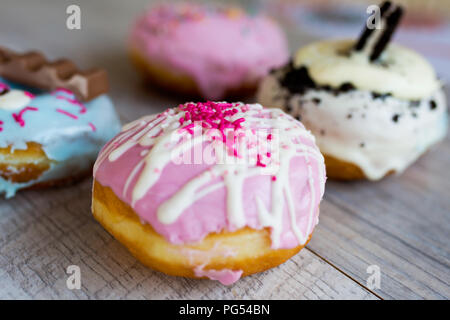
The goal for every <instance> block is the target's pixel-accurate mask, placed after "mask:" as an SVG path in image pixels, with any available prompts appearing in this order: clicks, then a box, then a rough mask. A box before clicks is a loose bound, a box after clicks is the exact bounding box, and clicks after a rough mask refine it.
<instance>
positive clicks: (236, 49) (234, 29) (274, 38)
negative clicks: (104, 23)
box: [129, 3, 289, 100]
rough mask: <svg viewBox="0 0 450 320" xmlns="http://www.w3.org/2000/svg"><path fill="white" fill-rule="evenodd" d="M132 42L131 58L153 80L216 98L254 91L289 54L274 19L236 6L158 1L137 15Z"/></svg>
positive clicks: (208, 97) (189, 93)
mask: <svg viewBox="0 0 450 320" xmlns="http://www.w3.org/2000/svg"><path fill="white" fill-rule="evenodd" d="M129 42H130V44H129V51H130V56H131V60H132V61H133V62H134V64H135V65H136V66H137V68H138V69H139V70H140V71H142V73H143V74H144V75H145V76H146V77H147V78H148V79H149V80H150V81H151V82H152V83H153V84H156V85H158V86H159V87H162V88H164V89H167V90H169V91H172V92H178V93H182V94H185V95H188V96H201V97H204V98H206V99H210V100H216V99H222V98H224V97H225V96H239V95H243V94H246V93H248V92H254V91H255V90H256V88H257V86H258V83H259V81H260V80H261V79H262V77H263V76H265V75H266V74H267V73H268V72H269V70H270V69H271V68H273V67H278V66H280V65H282V64H283V63H285V62H286V61H287V59H288V56H289V52H288V48H287V41H286V39H285V36H284V34H283V32H282V30H281V29H280V28H279V26H278V25H277V24H276V23H275V22H274V21H272V20H270V19H269V18H267V17H265V16H262V15H256V16H249V15H246V14H245V12H243V11H242V10H240V9H238V8H235V7H231V8H220V7H213V6H209V5H199V4H188V3H176V4H160V5H156V6H154V7H152V8H150V10H148V11H147V12H146V13H144V14H143V15H142V16H141V17H140V18H139V19H138V20H137V22H136V24H135V26H134V27H133V29H132V31H131V34H130V41H129Z"/></svg>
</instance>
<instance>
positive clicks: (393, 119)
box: [392, 114, 400, 122]
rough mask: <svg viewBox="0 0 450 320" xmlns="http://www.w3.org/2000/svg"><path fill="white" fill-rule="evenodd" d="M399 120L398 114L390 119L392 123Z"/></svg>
mask: <svg viewBox="0 0 450 320" xmlns="http://www.w3.org/2000/svg"><path fill="white" fill-rule="evenodd" d="M399 118H400V115H399V114H394V116H393V117H392V121H394V122H398V119H399Z"/></svg>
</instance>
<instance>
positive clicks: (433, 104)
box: [430, 100, 437, 110]
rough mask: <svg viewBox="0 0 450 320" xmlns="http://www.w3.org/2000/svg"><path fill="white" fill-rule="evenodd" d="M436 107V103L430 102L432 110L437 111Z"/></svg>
mask: <svg viewBox="0 0 450 320" xmlns="http://www.w3.org/2000/svg"><path fill="white" fill-rule="evenodd" d="M436 107H437V104H436V101H434V100H431V101H430V110H434V109H436Z"/></svg>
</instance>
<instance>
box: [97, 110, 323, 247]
mask: <svg viewBox="0 0 450 320" xmlns="http://www.w3.org/2000/svg"><path fill="white" fill-rule="evenodd" d="M219 105H220V106H219V107H217V109H220V110H221V111H220V112H219V114H218V115H213V116H211V117H209V119H208V121H209V120H211V119H214V118H215V119H216V120H215V121H210V122H208V121H206V120H205V114H204V112H205V110H207V109H208V108H210V107H212V106H213V104H211V103H209V104H206V105H205V104H201V103H198V104H186V105H184V106H180V107H179V108H176V109H169V110H167V111H166V112H164V113H162V114H159V115H158V116H156V117H147V118H143V119H141V120H137V121H135V122H134V123H132V124H130V125H128V126H126V127H125V130H124V131H122V133H120V134H119V135H118V136H116V137H115V138H114V139H113V140H112V141H110V142H109V143H108V144H107V145H106V146H105V147H104V148H103V150H102V151H101V153H100V155H99V158H98V159H97V162H96V164H95V167H94V177H95V179H96V180H97V181H98V182H100V183H101V184H102V185H103V186H106V187H110V188H111V189H112V191H113V192H114V193H115V194H116V195H117V196H118V197H119V198H120V199H121V200H122V201H124V202H126V203H127V204H129V205H131V206H132V207H133V209H134V210H135V212H136V213H137V214H138V215H139V216H140V218H141V219H142V220H143V221H145V222H147V223H150V224H151V225H152V226H153V228H154V229H155V230H156V231H157V232H158V233H159V234H161V235H163V236H164V237H165V238H166V239H167V240H168V241H170V242H172V243H174V244H183V243H194V242H197V241H200V240H202V239H203V238H204V237H205V236H206V235H208V234H209V233H214V232H220V231H222V230H229V231H234V230H236V229H238V227H236V226H235V225H234V224H233V223H232V222H231V221H230V219H229V216H228V214H227V189H226V187H225V186H222V187H219V188H217V189H215V190H214V191H212V192H209V193H207V194H206V195H205V196H203V197H201V198H199V199H197V200H196V201H194V202H193V203H192V204H190V205H189V206H188V207H187V208H186V209H185V210H183V212H182V214H181V215H180V216H179V217H178V218H177V219H176V220H175V221H174V222H173V223H162V222H161V221H160V220H159V218H158V215H157V211H158V208H159V207H160V206H161V205H162V204H163V203H164V202H165V201H167V200H168V199H170V198H171V197H172V196H173V195H175V194H176V193H177V192H178V191H179V190H180V189H181V188H183V186H185V185H186V184H187V183H188V182H190V181H191V180H192V179H194V178H195V177H197V176H198V175H200V174H201V173H204V172H206V171H207V170H209V169H211V168H212V167H214V165H213V164H206V163H197V164H194V163H193V164H184V163H181V164H177V163H174V162H172V161H170V162H169V163H168V164H167V165H164V166H162V167H161V168H155V170H154V171H155V173H158V174H160V176H159V178H158V179H157V180H156V182H155V183H154V184H153V185H152V186H151V187H150V188H149V189H148V190H147V191H146V192H145V194H144V196H143V197H142V198H139V199H137V200H136V201H133V190H134V189H135V187H136V184H137V182H138V179H139V177H140V176H141V174H142V173H143V171H144V168H145V166H146V164H145V162H142V161H143V159H144V157H146V155H148V154H149V151H151V150H152V148H153V147H154V145H153V144H151V145H148V144H145V143H144V144H139V143H134V142H135V141H138V138H139V137H142V136H145V134H146V132H150V131H151V132H158V133H157V134H156V136H155V137H156V138H158V137H162V136H164V135H166V134H167V135H168V134H169V133H168V132H169V130H170V128H171V126H172V125H178V129H175V130H180V129H182V130H185V129H186V127H187V126H189V125H190V124H191V123H190V121H191V120H189V119H190V118H192V117H193V114H194V116H198V117H199V119H200V120H201V121H200V122H201V123H203V121H204V122H205V123H212V124H213V125H217V124H218V123H221V122H220V119H221V118H222V116H223V114H224V112H227V111H229V112H227V114H228V115H227V116H223V118H224V120H227V121H228V122H225V121H224V122H223V123H231V124H232V123H234V121H232V120H233V119H234V120H236V119H241V118H242V119H243V120H241V121H239V122H238V125H237V124H236V127H237V129H236V132H240V131H241V130H243V129H244V128H245V129H251V130H252V131H255V130H258V129H262V128H264V129H267V124H266V125H263V124H260V121H261V120H263V119H268V120H271V121H272V122H270V123H272V126H271V128H272V129H273V128H275V129H276V128H277V123H278V122H280V123H281V122H282V123H283V124H284V125H285V124H288V126H289V127H286V128H285V129H283V130H285V131H286V132H289V133H292V132H294V133H298V136H295V139H293V140H295V141H294V142H293V143H294V146H298V149H299V150H300V151H301V150H302V148H310V149H311V150H312V152H313V153H314V154H315V155H316V156H317V158H314V157H313V156H312V155H308V156H305V155H304V154H303V153H301V152H300V151H299V152H298V153H296V154H295V156H293V157H292V158H290V160H289V162H288V164H286V165H287V166H288V168H287V169H288V172H289V174H288V178H287V180H286V181H282V183H283V185H287V186H289V188H290V191H291V194H292V195H293V197H292V204H293V206H294V208H295V212H294V213H293V214H294V215H295V219H296V226H295V227H296V228H298V230H299V231H300V232H301V233H302V234H305V235H306V236H307V235H309V233H311V232H312V228H313V227H314V226H315V225H316V223H317V222H318V214H319V211H318V204H319V202H320V200H321V198H322V196H323V192H324V183H325V172H324V162H323V157H322V156H321V155H320V153H319V151H318V148H317V146H316V145H315V143H314V139H313V137H312V136H310V135H309V133H308V132H307V131H306V129H305V128H304V127H303V125H302V124H301V123H300V122H298V121H296V120H295V119H293V118H292V117H291V116H288V115H286V114H284V113H283V112H282V111H281V110H278V109H270V110H269V109H262V108H261V107H260V106H259V105H243V104H235V105H231V104H229V105H227V104H221V103H220V104H219ZM233 109H236V110H238V112H237V113H236V112H234V111H232V110H233ZM200 114H203V115H201V116H200ZM177 116H178V117H179V118H176V119H175V120H173V119H174V117H177ZM183 118H184V119H185V120H181V119H183ZM232 118H233V119H232ZM186 119H188V120H186ZM218 119H219V120H218ZM170 121H172V122H170ZM196 123H197V122H196ZM168 124H170V125H168ZM192 124H194V123H193V122H192ZM195 127H196V128H202V127H203V125H196V126H195ZM241 127H242V128H241ZM192 128H194V127H192ZM202 130H207V129H205V128H203V129H202ZM280 130H281V129H280ZM147 135H150V134H147ZM264 137H267V140H271V139H272V134H269V135H267V134H266V135H265V136H264ZM269 137H270V138H269ZM129 143H134V144H131V146H130V147H128V148H127V149H125V151H124V152H123V153H121V154H120V156H118V157H117V158H114V159H111V158H109V157H110V155H111V153H112V152H114V151H116V150H117V149H118V148H122V147H123V146H125V145H126V144H129ZM205 144H209V142H205ZM280 149H289V146H288V145H286V144H285V143H284V142H283V141H281V147H280ZM263 155H265V153H261V155H260V156H261V157H263V158H262V159H261V158H260V157H258V162H260V164H262V162H261V161H263V160H264V162H265V163H267V162H268V161H269V159H270V158H268V157H265V156H263ZM251 167H252V166H251V165H249V169H251ZM254 167H255V165H253V168H254ZM112 173H113V174H112ZM278 180H279V179H278ZM278 180H277V177H276V176H274V175H270V174H257V175H253V176H250V177H248V178H246V179H244V181H243V185H242V195H241V199H240V200H239V199H238V200H237V201H241V202H242V208H243V212H244V219H245V222H244V225H245V226H249V227H251V228H253V229H261V228H262V227H264V226H263V225H262V221H261V218H260V216H259V210H258V205H257V202H256V201H255V199H256V198H259V199H260V200H261V201H262V204H263V205H264V207H266V208H271V205H272V196H271V195H272V191H273V188H274V183H276V182H277V181H278ZM221 181H224V180H223V177H221V176H216V177H213V178H211V179H210V182H209V183H207V184H206V185H204V186H203V187H202V188H201V189H200V190H204V189H205V188H207V187H208V186H211V185H213V184H214V183H217V182H221ZM278 202H281V203H280V205H282V206H283V209H282V217H281V218H282V220H281V232H280V234H279V241H277V242H272V246H273V247H274V248H293V247H295V246H298V245H299V244H304V243H301V242H300V241H299V239H298V237H297V236H296V234H295V232H294V231H295V230H294V228H293V225H292V216H290V212H289V210H288V203H287V201H286V199H278ZM311 213H312V215H311ZM272 231H273V229H272ZM272 236H273V234H272ZM305 239H306V238H305ZM304 241H306V240H304Z"/></svg>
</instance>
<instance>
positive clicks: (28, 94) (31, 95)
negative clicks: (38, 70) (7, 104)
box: [23, 91, 34, 99]
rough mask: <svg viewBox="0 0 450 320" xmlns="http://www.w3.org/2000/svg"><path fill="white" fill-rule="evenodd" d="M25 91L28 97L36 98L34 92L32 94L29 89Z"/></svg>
mask: <svg viewBox="0 0 450 320" xmlns="http://www.w3.org/2000/svg"><path fill="white" fill-rule="evenodd" d="M23 93H24V94H25V95H26V96H27V97H28V98H30V99H34V94H32V93H31V92H29V91H24V92H23Z"/></svg>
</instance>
